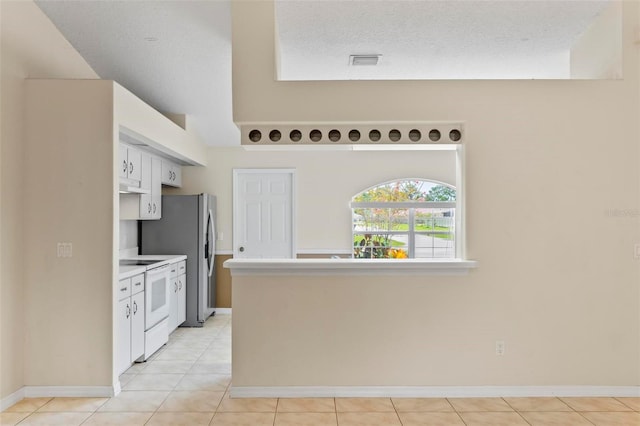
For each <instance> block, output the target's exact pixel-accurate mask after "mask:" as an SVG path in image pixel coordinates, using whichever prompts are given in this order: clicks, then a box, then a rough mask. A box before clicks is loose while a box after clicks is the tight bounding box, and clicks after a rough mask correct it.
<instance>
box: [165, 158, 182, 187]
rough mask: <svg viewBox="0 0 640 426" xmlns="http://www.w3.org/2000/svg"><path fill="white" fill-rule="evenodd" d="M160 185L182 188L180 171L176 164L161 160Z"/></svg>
mask: <svg viewBox="0 0 640 426" xmlns="http://www.w3.org/2000/svg"><path fill="white" fill-rule="evenodd" d="M162 184H163V185H169V186H176V187H180V186H182V169H181V168H180V166H179V165H178V164H175V163H173V162H171V161H169V160H162Z"/></svg>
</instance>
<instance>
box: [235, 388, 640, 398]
mask: <svg viewBox="0 0 640 426" xmlns="http://www.w3.org/2000/svg"><path fill="white" fill-rule="evenodd" d="M230 395H231V397H232V398H305V397H307V398H309V397H317V398H321V397H329V398H330V397H334V398H336V397H361V398H366V397H369V398H370V397H387V398H389V397H394V398H435V397H440V398H456V397H458V398H462V397H465V398H478V397H543V396H567V397H568V396H592V397H595V396H610V397H616V396H617V397H625V396H635V397H637V396H640V386H275V387H249V386H231V389H230Z"/></svg>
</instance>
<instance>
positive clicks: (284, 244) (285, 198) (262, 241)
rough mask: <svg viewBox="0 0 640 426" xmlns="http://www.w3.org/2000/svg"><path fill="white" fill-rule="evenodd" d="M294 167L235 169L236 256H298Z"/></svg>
mask: <svg viewBox="0 0 640 426" xmlns="http://www.w3.org/2000/svg"><path fill="white" fill-rule="evenodd" d="M294 193H295V170H294V169H236V170H234V171H233V256H234V257H235V258H254V259H255V258H271V259H286V258H293V257H295V235H294V230H295V226H294V219H295V214H294Z"/></svg>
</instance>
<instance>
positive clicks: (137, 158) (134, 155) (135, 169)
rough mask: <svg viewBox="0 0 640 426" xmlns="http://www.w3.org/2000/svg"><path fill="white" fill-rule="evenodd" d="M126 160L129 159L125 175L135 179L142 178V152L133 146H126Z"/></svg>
mask: <svg viewBox="0 0 640 426" xmlns="http://www.w3.org/2000/svg"><path fill="white" fill-rule="evenodd" d="M127 160H128V161H129V171H128V176H127V177H128V178H129V179H132V180H136V181H139V180H140V179H142V167H141V166H142V152H140V151H138V150H137V149H134V148H127Z"/></svg>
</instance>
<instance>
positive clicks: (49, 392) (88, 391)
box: [23, 386, 115, 398]
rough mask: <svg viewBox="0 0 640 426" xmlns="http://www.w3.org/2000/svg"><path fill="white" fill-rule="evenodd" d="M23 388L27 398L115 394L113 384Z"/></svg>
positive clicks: (96, 396)
mask: <svg viewBox="0 0 640 426" xmlns="http://www.w3.org/2000/svg"><path fill="white" fill-rule="evenodd" d="M23 389H24V397H25V398H39V397H47V396H50V397H56V396H66V397H77V398H82V397H87V398H88V397H93V398H110V397H112V396H115V388H114V387H113V386H25V387H24V388H23Z"/></svg>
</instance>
